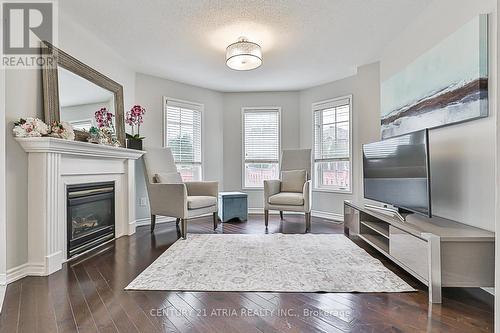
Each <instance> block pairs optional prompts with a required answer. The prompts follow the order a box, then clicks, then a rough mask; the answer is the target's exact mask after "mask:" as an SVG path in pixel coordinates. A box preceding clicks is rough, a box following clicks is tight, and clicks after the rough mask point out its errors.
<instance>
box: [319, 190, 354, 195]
mask: <svg viewBox="0 0 500 333" xmlns="http://www.w3.org/2000/svg"><path fill="white" fill-rule="evenodd" d="M312 191H313V192H324V193H337V194H346V195H351V194H352V190H329V189H326V188H313V189H312Z"/></svg>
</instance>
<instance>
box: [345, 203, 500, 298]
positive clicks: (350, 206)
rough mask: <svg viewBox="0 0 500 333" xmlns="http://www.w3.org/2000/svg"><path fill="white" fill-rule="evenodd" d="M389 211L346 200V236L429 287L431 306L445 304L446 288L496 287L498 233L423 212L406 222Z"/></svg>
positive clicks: (407, 219) (407, 217) (411, 215)
mask: <svg viewBox="0 0 500 333" xmlns="http://www.w3.org/2000/svg"><path fill="white" fill-rule="evenodd" d="M382 208H384V207H382ZM383 211H385V209H384V210H382V211H381V210H374V209H373V207H367V206H365V205H364V204H362V203H356V202H352V201H345V202H344V231H345V233H346V234H347V235H348V236H351V235H356V236H359V238H361V239H362V240H364V241H365V242H366V243H367V244H369V245H370V246H372V247H373V248H375V249H376V250H378V251H379V252H380V253H382V254H383V255H385V256H386V257H387V258H389V259H390V260H392V261H393V262H394V263H396V264H397V265H398V266H400V267H401V268H403V269H404V270H405V271H407V272H408V273H410V274H411V275H412V276H414V277H415V278H416V279H418V280H419V281H421V282H422V283H424V284H425V285H426V286H428V287H429V302H431V303H441V288H442V287H493V286H494V279H495V234H494V233H493V232H490V231H487V230H483V229H479V228H475V227H471V226H468V225H466V224H463V223H459V222H456V221H452V220H447V219H444V218H440V217H433V218H427V217H424V216H420V215H418V214H410V215H407V216H406V218H405V222H402V221H401V220H400V219H399V218H397V217H395V216H394V215H389V214H387V213H383ZM391 214H394V211H391Z"/></svg>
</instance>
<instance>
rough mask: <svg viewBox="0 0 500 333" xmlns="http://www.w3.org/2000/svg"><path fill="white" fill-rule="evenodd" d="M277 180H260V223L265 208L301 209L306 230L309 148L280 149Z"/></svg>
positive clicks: (308, 224) (308, 220)
mask: <svg viewBox="0 0 500 333" xmlns="http://www.w3.org/2000/svg"><path fill="white" fill-rule="evenodd" d="M280 171H281V179H279V180H265V181H264V222H265V225H266V229H267V226H268V224H269V211H270V210H278V211H279V212H280V218H281V219H282V220H283V212H284V211H291V212H303V213H304V214H305V220H306V232H309V231H311V197H312V195H311V149H298V150H284V151H283V153H282V155H281V170H280Z"/></svg>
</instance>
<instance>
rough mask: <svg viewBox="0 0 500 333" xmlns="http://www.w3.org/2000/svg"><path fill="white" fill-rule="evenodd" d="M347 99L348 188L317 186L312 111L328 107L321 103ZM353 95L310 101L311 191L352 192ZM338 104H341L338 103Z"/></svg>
mask: <svg viewBox="0 0 500 333" xmlns="http://www.w3.org/2000/svg"><path fill="white" fill-rule="evenodd" d="M346 99H348V100H349V103H348V104H349V189H348V190H347V189H346V190H342V189H333V188H324V187H318V185H317V184H316V181H315V179H316V174H315V173H316V158H315V157H316V150H315V149H316V145H315V141H314V140H315V137H316V135H315V134H316V128H315V123H314V113H315V112H316V111H319V110H326V109H328V108H321V106H322V105H325V104H335V103H339V102H340V101H342V100H346ZM352 100H353V95H352V94H349V95H344V96H339V97H335V98H330V99H326V100H322V101H318V102H314V103H312V105H311V111H312V112H311V119H312V131H311V132H312V141H311V142H312V145H311V146H312V152H313V153H312V163H313V165H312V168H311V180H312V191H313V192H327V193H339V194H352V193H353V187H354V184H353V179H354V177H353V173H354V172H353V155H352V153H353V149H352V147H353V142H352V138H353V134H352V127H353V126H352V105H353V102H352ZM339 105H341V104H340V103H339Z"/></svg>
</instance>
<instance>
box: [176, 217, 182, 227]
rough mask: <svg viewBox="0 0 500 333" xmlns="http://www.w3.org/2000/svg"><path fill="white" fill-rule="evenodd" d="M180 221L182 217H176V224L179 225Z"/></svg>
mask: <svg viewBox="0 0 500 333" xmlns="http://www.w3.org/2000/svg"><path fill="white" fill-rule="evenodd" d="M179 223H181V219H180V218H176V219H175V225H176V226H178V225H179Z"/></svg>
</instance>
